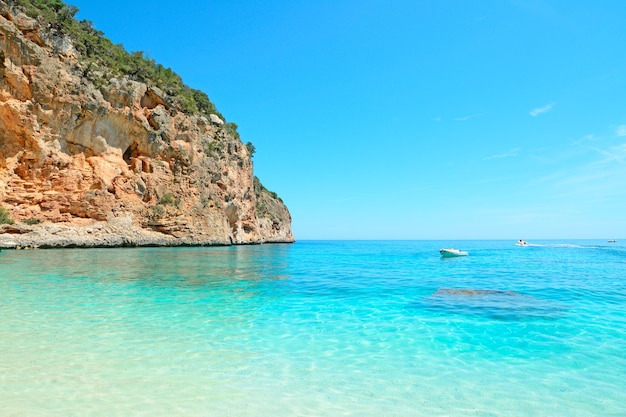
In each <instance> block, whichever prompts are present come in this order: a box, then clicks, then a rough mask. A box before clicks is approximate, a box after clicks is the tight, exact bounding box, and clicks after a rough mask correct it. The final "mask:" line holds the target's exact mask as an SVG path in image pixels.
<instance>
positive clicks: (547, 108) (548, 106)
mask: <svg viewBox="0 0 626 417" xmlns="http://www.w3.org/2000/svg"><path fill="white" fill-rule="evenodd" d="M555 104H556V103H548V104H546V105H545V106H542V107H537V108H534V109H532V110H531V111H530V112H529V114H530V115H531V116H533V117H535V116H539V115H540V114H542V113H547V112H549V111H550V110H552V107H554V105H555Z"/></svg>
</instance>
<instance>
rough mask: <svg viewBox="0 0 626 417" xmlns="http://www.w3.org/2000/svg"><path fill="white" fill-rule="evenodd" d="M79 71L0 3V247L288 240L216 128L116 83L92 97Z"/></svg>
mask: <svg viewBox="0 0 626 417" xmlns="http://www.w3.org/2000/svg"><path fill="white" fill-rule="evenodd" d="M83 70H84V69H83V68H82V64H81V62H80V61H79V59H78V57H77V55H76V53H75V52H74V51H73V48H72V44H71V41H68V40H67V39H54V38H52V37H50V36H47V35H46V34H45V33H40V30H39V29H38V24H37V21H35V20H33V19H30V18H28V17H27V16H25V15H23V14H21V13H19V12H18V11H16V10H12V9H10V8H9V7H8V6H7V5H6V3H4V2H2V1H0V206H3V207H4V208H6V209H7V210H8V211H9V213H10V215H11V217H12V219H13V220H15V221H16V225H14V226H11V227H8V226H7V227H0V246H4V247H14V246H24V245H31V246H34V245H37V244H38V242H39V243H41V244H43V245H44V246H52V247H54V246H119V245H202V244H216V245H217V244H226V245H228V244H247V243H264V242H293V241H294V238H293V234H292V231H291V216H290V214H289V211H288V210H287V208H286V207H285V205H284V204H283V203H282V201H281V200H280V199H278V198H277V197H276V195H275V194H273V193H269V192H268V191H267V190H265V188H264V187H263V186H261V185H260V183H258V182H255V181H254V175H253V169H252V168H253V167H252V162H251V155H250V153H249V151H248V148H247V147H246V146H245V145H243V144H242V142H241V140H240V139H239V138H238V136H237V135H235V134H233V133H232V131H230V130H229V129H228V126H227V124H225V123H224V121H223V120H221V119H220V118H219V117H218V116H216V115H210V117H206V116H202V115H189V114H185V113H183V112H181V111H178V110H176V109H175V108H174V107H173V106H171V105H169V104H168V103H170V102H171V101H170V98H169V97H168V96H167V95H166V94H164V93H163V92H161V91H160V90H159V89H157V88H154V87H149V86H148V85H146V84H143V83H140V82H136V81H132V80H130V79H128V78H116V79H112V80H110V81H109V82H108V83H106V85H104V86H102V87H100V88H97V87H96V86H95V85H93V83H91V82H90V81H89V80H87V79H86V78H85V77H83V76H82V74H83ZM26 223H28V224H30V225H28V224H26ZM33 223H39V224H33ZM120 225H122V226H120ZM61 229H62V230H64V232H63V233H62V235H63V236H62V237H59V238H58V239H55V238H54V236H55V235H56V236H59V230H61ZM51 230H53V231H56V232H54V233H53V232H51ZM94 235H97V238H94V239H92V240H89V236H94ZM72 236H74V238H72Z"/></svg>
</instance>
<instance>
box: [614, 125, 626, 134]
mask: <svg viewBox="0 0 626 417" xmlns="http://www.w3.org/2000/svg"><path fill="white" fill-rule="evenodd" d="M615 134H616V135H617V136H626V125H619V126H617V130H615Z"/></svg>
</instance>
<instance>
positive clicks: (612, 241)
mask: <svg viewBox="0 0 626 417" xmlns="http://www.w3.org/2000/svg"><path fill="white" fill-rule="evenodd" d="M615 242H617V240H615V239H609V243H615Z"/></svg>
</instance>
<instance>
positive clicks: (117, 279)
mask: <svg viewBox="0 0 626 417" xmlns="http://www.w3.org/2000/svg"><path fill="white" fill-rule="evenodd" d="M624 242H626V240H625V241H620V240H618V241H617V242H608V241H607V240H580V241H573V240H549V241H548V240H546V241H529V243H530V244H529V246H525V247H520V246H516V245H515V243H516V240H502V241H498V240H487V241H484V240H483V241H472V240H463V241H298V242H296V243H294V244H271V245H270V244H268V245H253V246H231V247H180V248H116V249H58V250H57V249H47V250H41V249H39V250H2V251H1V252H0V415H1V416H4V417H7V416H16V417H17V416H19V417H23V416H34V417H40V416H41V417H48V416H50V417H57V416H59V417H60V416H63V417H68V416H77V417H78V416H80V417H83V416H94V417H99V416H107V417H111V416H124V417H127V416H146V417H148V416H150V417H158V416H233V417H235V416H237V417H239V416H255V417H256V416H272V417H281V416H290V417H291V416H454V417H457V416H459V417H460V416H481V417H487V416H489V417H492V416H493V417H495V416H498V417H500V416H515V417H531V416H532V417H536V416H550V417H561V416H562V417H576V416H580V417H582V416H594V417H599V416H616V417H617V416H626V244H625V243H624ZM450 246H454V247H456V248H459V249H462V250H466V251H468V252H469V255H468V256H465V257H458V258H442V257H441V256H440V254H439V249H440V248H442V247H450Z"/></svg>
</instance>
